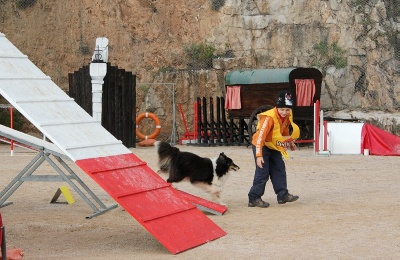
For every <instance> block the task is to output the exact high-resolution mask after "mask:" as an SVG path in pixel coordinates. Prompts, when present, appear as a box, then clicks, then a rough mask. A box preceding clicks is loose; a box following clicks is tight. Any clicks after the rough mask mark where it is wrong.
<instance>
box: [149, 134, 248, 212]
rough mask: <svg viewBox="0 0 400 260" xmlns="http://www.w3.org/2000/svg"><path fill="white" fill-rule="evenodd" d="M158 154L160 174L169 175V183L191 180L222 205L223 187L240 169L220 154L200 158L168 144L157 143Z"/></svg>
mask: <svg viewBox="0 0 400 260" xmlns="http://www.w3.org/2000/svg"><path fill="white" fill-rule="evenodd" d="M155 146H156V148H157V153H158V160H159V161H158V164H159V167H160V171H159V172H163V173H167V174H168V179H167V182H169V183H172V182H180V181H182V180H189V181H190V182H191V183H192V184H193V185H195V186H197V187H199V188H201V189H203V190H204V191H206V192H207V193H209V194H210V195H211V199H212V200H213V201H214V202H217V203H219V204H221V205H225V204H224V203H223V202H222V201H221V192H222V186H223V184H224V183H225V182H226V179H227V177H228V173H229V172H230V171H231V170H233V171H237V170H239V169H240V167H239V166H237V165H236V164H235V163H234V162H233V161H232V159H231V158H229V157H227V156H226V155H225V154H224V153H220V154H219V156H218V157H217V158H215V159H209V158H204V157H200V156H198V155H196V154H194V153H190V152H182V151H180V150H179V149H178V148H176V147H173V146H171V145H170V144H169V143H167V142H163V141H157V142H156V143H155Z"/></svg>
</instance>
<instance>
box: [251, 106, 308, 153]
mask: <svg viewBox="0 0 400 260" xmlns="http://www.w3.org/2000/svg"><path fill="white" fill-rule="evenodd" d="M258 115H261V116H269V117H271V118H272V120H274V128H273V130H272V140H271V141H268V142H265V146H267V147H268V148H270V149H273V150H277V151H280V152H281V153H282V155H283V157H284V158H289V154H288V153H287V152H286V148H287V147H289V143H288V142H285V141H287V140H288V139H290V138H292V139H293V140H295V139H297V138H299V136H300V128H299V127H298V126H297V125H296V124H295V123H294V122H293V115H292V112H291V111H290V116H289V121H290V124H291V126H292V128H293V131H292V134H291V135H290V137H289V136H282V133H281V123H280V122H279V119H278V116H277V115H276V113H275V108H273V109H270V110H268V111H265V112H262V113H260V114H258ZM259 128H260V122H258V124H257V130H258V129H259Z"/></svg>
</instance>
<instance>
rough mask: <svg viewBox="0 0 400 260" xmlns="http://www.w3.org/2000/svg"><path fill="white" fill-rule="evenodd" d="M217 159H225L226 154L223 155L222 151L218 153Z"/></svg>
mask: <svg viewBox="0 0 400 260" xmlns="http://www.w3.org/2000/svg"><path fill="white" fill-rule="evenodd" d="M219 159H220V160H224V161H225V159H226V155H225V154H224V153H220V154H219Z"/></svg>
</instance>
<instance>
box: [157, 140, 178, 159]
mask: <svg viewBox="0 0 400 260" xmlns="http://www.w3.org/2000/svg"><path fill="white" fill-rule="evenodd" d="M154 146H155V147H156V148H157V153H158V156H159V157H160V159H163V158H166V157H170V156H173V155H175V154H177V153H178V152H179V149H178V148H176V147H173V146H171V145H170V144H169V143H167V142H164V141H157V142H155V143H154Z"/></svg>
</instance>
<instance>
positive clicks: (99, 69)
mask: <svg viewBox="0 0 400 260" xmlns="http://www.w3.org/2000/svg"><path fill="white" fill-rule="evenodd" d="M106 74H107V64H106V63H91V64H90V76H91V77H92V105H93V107H92V110H93V112H92V113H93V118H94V120H96V121H97V122H99V123H100V124H101V112H102V109H101V108H102V102H101V101H102V98H103V83H104V81H103V79H104V77H105V76H106Z"/></svg>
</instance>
